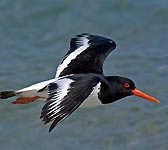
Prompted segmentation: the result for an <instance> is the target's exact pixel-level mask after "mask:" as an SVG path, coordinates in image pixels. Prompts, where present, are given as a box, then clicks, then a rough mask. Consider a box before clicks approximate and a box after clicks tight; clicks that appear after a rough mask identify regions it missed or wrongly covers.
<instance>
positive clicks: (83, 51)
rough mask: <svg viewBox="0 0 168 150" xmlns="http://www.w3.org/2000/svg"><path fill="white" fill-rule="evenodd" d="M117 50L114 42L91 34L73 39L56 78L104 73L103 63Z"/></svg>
mask: <svg viewBox="0 0 168 150" xmlns="http://www.w3.org/2000/svg"><path fill="white" fill-rule="evenodd" d="M115 48H116V44H115V42H114V41H113V40H111V39H108V38H104V37H101V36H97V35H91V34H87V33H84V34H80V35H77V36H76V37H74V38H72V39H71V42H70V50H69V51H68V52H67V53H66V55H65V57H64V59H63V60H62V62H61V64H60V65H59V66H58V68H57V71H56V76H55V77H56V78H58V77H61V76H65V75H69V74H78V73H96V74H102V73H103V63H104V60H105V58H106V57H107V56H108V54H109V53H110V52H111V51H112V50H114V49H115Z"/></svg>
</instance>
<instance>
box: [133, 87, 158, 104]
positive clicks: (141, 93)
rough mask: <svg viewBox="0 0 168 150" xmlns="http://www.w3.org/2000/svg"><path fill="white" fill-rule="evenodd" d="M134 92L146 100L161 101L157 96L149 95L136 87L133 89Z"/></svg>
mask: <svg viewBox="0 0 168 150" xmlns="http://www.w3.org/2000/svg"><path fill="white" fill-rule="evenodd" d="M132 93H133V95H136V96H139V97H142V98H144V99H146V100H149V101H152V102H154V103H159V102H160V101H159V100H157V99H156V98H154V97H151V96H149V95H147V94H145V93H143V92H141V91H139V90H138V89H136V88H135V89H134V90H132Z"/></svg>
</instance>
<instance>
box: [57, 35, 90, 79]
mask: <svg viewBox="0 0 168 150" xmlns="http://www.w3.org/2000/svg"><path fill="white" fill-rule="evenodd" d="M81 42H82V43H83V46H81V47H79V48H78V49H76V50H75V51H74V52H72V53H71V54H70V55H69V56H68V57H67V58H66V59H65V60H64V61H63V62H62V64H60V65H59V66H58V69H57V72H56V76H55V77H56V78H58V77H59V75H60V74H61V72H62V71H63V70H64V69H65V68H66V67H67V66H68V64H70V62H71V61H72V60H73V59H75V58H76V57H77V56H78V55H79V54H80V53H82V52H83V51H84V50H85V49H87V48H88V47H89V44H88V42H89V40H88V39H87V38H86V37H81V41H79V43H81Z"/></svg>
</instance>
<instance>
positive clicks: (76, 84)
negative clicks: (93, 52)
mask: <svg viewBox="0 0 168 150" xmlns="http://www.w3.org/2000/svg"><path fill="white" fill-rule="evenodd" d="M100 79H101V78H99V77H98V76H96V75H92V74H73V75H67V76H64V77H60V78H58V80H57V81H55V82H53V83H50V84H49V85H48V87H47V88H48V95H49V96H48V98H47V101H46V104H45V105H44V107H43V109H42V112H41V118H43V121H44V123H45V124H46V123H48V122H51V121H53V123H52V125H51V127H50V129H49V131H51V130H52V129H53V128H54V127H55V126H56V125H57V124H58V123H59V122H60V121H62V120H63V119H65V118H66V117H67V116H69V115H70V114H71V113H72V112H73V111H75V110H76V109H77V108H78V107H79V106H80V105H81V104H82V102H83V101H84V100H85V99H87V98H88V97H89V96H90V95H92V94H93V91H94V88H95V87H96V85H97V84H98V83H99V81H100Z"/></svg>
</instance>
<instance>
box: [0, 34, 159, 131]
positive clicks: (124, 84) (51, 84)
mask: <svg viewBox="0 0 168 150" xmlns="http://www.w3.org/2000/svg"><path fill="white" fill-rule="evenodd" d="M115 48H116V44H115V42H114V41H113V40H111V39H108V38H104V37H101V36H97V35H91V34H86V33H85V34H80V35H77V36H76V37H75V38H72V39H71V42H70V50H69V51H68V52H67V53H66V55H65V57H64V58H63V60H62V62H61V63H60V65H59V66H58V69H57V71H56V76H55V78H54V79H51V80H48V81H44V82H41V83H37V84H34V85H32V86H29V87H27V88H24V89H21V90H18V91H4V92H1V93H0V98H1V99H6V98H9V97H12V96H19V98H18V99H17V100H16V101H14V102H13V103H14V104H27V103H30V102H33V101H35V100H37V99H39V98H41V99H44V100H46V103H45V105H44V107H43V108H42V112H41V117H40V118H41V119H42V120H43V121H44V124H47V123H49V122H52V124H51V126H50V128H49V132H50V131H51V130H52V129H53V128H54V127H55V126H56V125H57V124H58V123H60V122H61V121H62V120H64V119H65V118H66V117H68V116H69V115H70V114H71V113H72V112H73V111H75V110H76V109H77V108H78V107H79V106H80V105H81V104H82V102H83V101H84V100H86V99H92V98H93V97H94V98H97V99H98V100H100V101H101V103H102V104H108V103H112V102H115V101H117V100H119V99H121V98H124V97H126V96H130V95H136V96H139V97H142V98H144V99H147V100H150V101H152V102H159V100H157V99H155V98H153V97H151V96H149V95H147V94H145V93H143V92H141V91H139V90H138V89H137V88H136V86H135V84H134V82H133V81H132V80H130V79H128V78H125V77H120V76H105V75H104V74H103V63H104V60H105V58H106V57H107V56H108V54H109V53H110V52H111V51H112V50H114V49H115Z"/></svg>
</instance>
